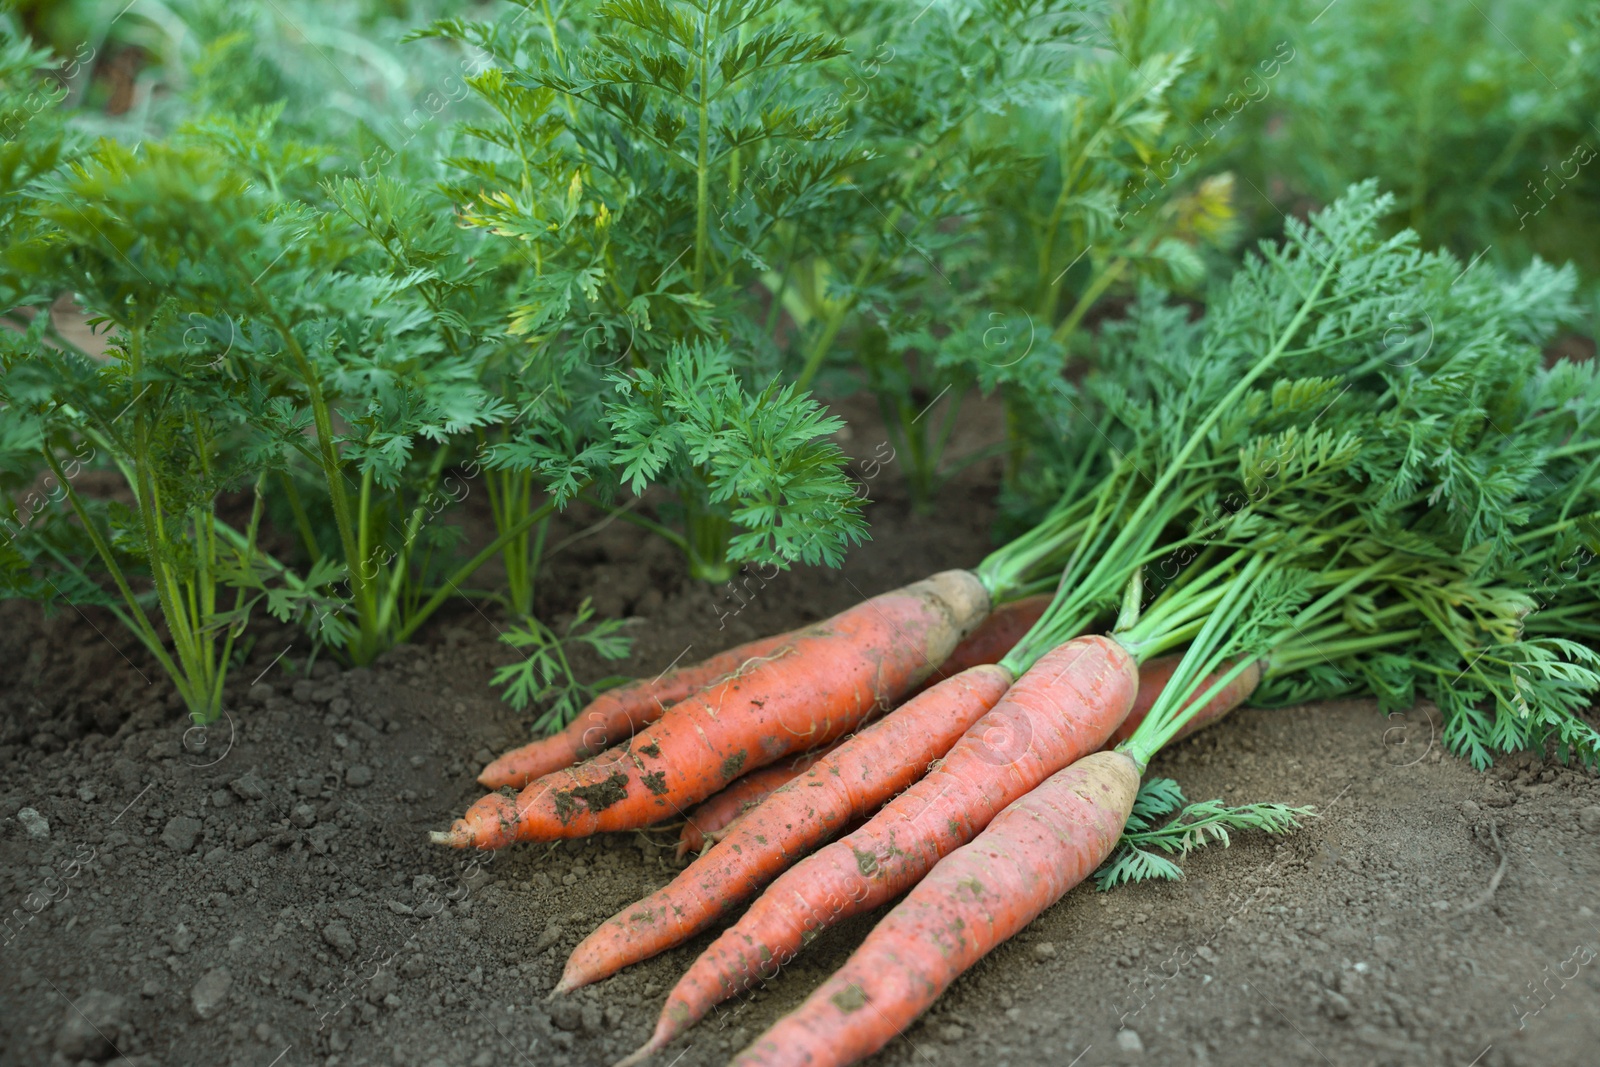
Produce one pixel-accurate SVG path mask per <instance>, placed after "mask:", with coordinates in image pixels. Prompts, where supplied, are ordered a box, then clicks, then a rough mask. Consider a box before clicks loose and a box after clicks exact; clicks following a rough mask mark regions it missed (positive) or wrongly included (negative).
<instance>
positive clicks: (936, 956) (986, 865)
mask: <svg viewBox="0 0 1600 1067" xmlns="http://www.w3.org/2000/svg"><path fill="white" fill-rule="evenodd" d="M1138 792H1139V768H1138V766H1137V765H1136V764H1135V763H1134V761H1133V760H1131V759H1129V758H1128V757H1127V756H1126V755H1124V754H1122V753H1120V752H1098V753H1095V754H1093V755H1089V756H1085V757H1084V758H1083V759H1080V760H1078V761H1077V762H1076V763H1074V764H1073V765H1072V766H1070V767H1068V768H1066V769H1065V770H1062V771H1058V772H1057V773H1055V774H1054V775H1052V776H1051V777H1050V778H1049V779H1047V780H1046V781H1045V782H1044V783H1043V784H1042V785H1040V786H1039V787H1038V788H1036V789H1034V790H1033V791H1032V792H1030V793H1028V794H1027V795H1025V796H1023V797H1022V798H1021V799H1019V800H1017V801H1015V802H1013V803H1012V804H1011V805H1010V806H1009V807H1008V808H1006V810H1005V811H1003V812H1001V813H1000V814H999V815H997V816H996V817H995V819H994V821H993V822H991V823H990V824H989V826H988V828H987V829H986V830H984V831H983V832H982V833H981V834H979V835H978V836H977V837H976V838H975V839H974V840H973V841H972V842H971V843H970V844H968V845H965V846H963V847H961V848H958V849H956V850H955V851H953V852H951V853H950V854H949V855H948V856H946V857H944V859H942V860H940V861H939V863H938V865H937V866H935V867H934V868H933V870H932V871H931V872H929V874H928V876H927V877H926V878H924V879H923V880H922V881H921V882H920V883H919V884H918V885H917V886H916V888H915V889H913V890H911V892H910V894H908V895H907V896H906V899H905V900H903V901H901V902H900V903H899V904H897V905H895V907H894V909H893V910H892V911H890V912H889V914H888V915H886V916H884V918H883V919H882V920H881V921H879V923H878V925H877V926H876V927H875V928H874V929H873V931H872V932H871V933H870V934H868V935H867V938H866V940H865V941H863V942H862V944H861V947H860V948H858V949H856V951H855V952H854V953H852V954H851V956H850V958H849V959H848V960H846V961H845V964H844V966H843V967H841V968H839V970H838V971H837V972H835V973H834V975H833V976H832V977H831V978H829V979H828V980H827V981H826V982H824V983H823V984H822V985H821V986H819V987H818V988H817V989H816V991H815V992H813V993H812V994H811V995H810V996H809V997H807V998H806V1000H805V1002H804V1003H803V1004H801V1005H800V1007H798V1008H796V1009H795V1010H794V1011H792V1012H790V1013H789V1014H788V1015H786V1016H784V1017H783V1018H782V1019H780V1020H779V1021H778V1022H777V1024H776V1025H774V1026H773V1027H772V1028H771V1029H769V1030H768V1031H767V1032H766V1033H764V1034H762V1035H761V1036H760V1037H758V1038H757V1039H756V1040H755V1042H754V1043H753V1044H751V1046H750V1047H749V1048H747V1049H745V1050H744V1051H743V1052H741V1053H740V1054H739V1055H737V1056H735V1057H734V1059H733V1061H732V1065H731V1067H783V1065H793V1067H800V1065H804V1067H843V1065H844V1064H849V1063H855V1062H856V1061H857V1060H860V1059H862V1058H863V1057H866V1056H870V1055H871V1054H872V1053H874V1052H876V1051H877V1050H878V1049H880V1048H882V1047H883V1046H884V1045H886V1044H888V1043H889V1041H890V1040H892V1039H893V1038H894V1037H895V1035H896V1034H899V1033H900V1032H901V1031H902V1030H904V1029H905V1028H906V1027H907V1026H909V1025H910V1024H911V1023H912V1022H913V1021H914V1020H915V1019H916V1018H917V1016H918V1015H921V1014H922V1013H923V1012H924V1011H926V1010H927V1009H928V1006H929V1005H931V1004H932V1003H933V1002H934V1001H935V1000H937V999H938V997H939V995H940V994H941V993H943V992H944V991H945V989H947V988H948V987H949V985H950V983H951V982H953V981H954V980H955V979H956V978H957V977H958V976H959V975H960V974H961V973H962V972H964V971H965V970H967V968H969V967H971V966H972V965H973V964H974V963H976V962H977V961H978V960H979V959H981V958H982V957H983V956H984V955H985V954H987V953H988V952H989V951H990V950H992V949H993V948H994V947H995V946H996V945H998V944H1000V943H1001V942H1002V941H1005V940H1006V939H1007V938H1009V937H1011V936H1012V935H1013V934H1015V933H1016V932H1017V931H1018V930H1021V929H1022V928H1023V927H1024V926H1026V925H1027V924H1028V923H1029V922H1031V921H1033V919H1034V918H1035V917H1037V916H1038V915H1039V913H1040V912H1042V911H1044V910H1045V909H1046V908H1048V907H1049V906H1050V905H1052V904H1054V903H1055V902H1056V901H1057V900H1060V899H1061V897H1062V896H1063V895H1064V894H1065V893H1066V892H1067V890H1069V889H1071V888H1072V887H1073V886H1075V885H1077V884H1078V883H1079V882H1081V881H1083V879H1084V878H1086V877H1087V876H1088V875H1089V874H1090V872H1092V871H1093V870H1094V869H1095V868H1096V867H1098V866H1099V865H1100V864H1101V863H1102V862H1103V861H1104V860H1105V858H1106V857H1107V856H1109V855H1110V854H1111V850H1112V849H1113V848H1115V847H1116V844H1117V839H1118V837H1120V836H1121V834H1122V828H1123V826H1124V825H1125V824H1126V823H1127V821H1128V815H1129V813H1130V812H1131V811H1132V810H1133V801H1134V798H1135V797H1136V796H1137V795H1138Z"/></svg>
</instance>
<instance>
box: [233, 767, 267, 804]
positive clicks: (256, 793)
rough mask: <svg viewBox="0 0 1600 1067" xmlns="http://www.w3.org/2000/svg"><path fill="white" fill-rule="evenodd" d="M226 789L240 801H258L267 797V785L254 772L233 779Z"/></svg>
mask: <svg viewBox="0 0 1600 1067" xmlns="http://www.w3.org/2000/svg"><path fill="white" fill-rule="evenodd" d="M228 788H229V789H232V790H233V792H234V795H235V796H237V797H238V798H239V799H241V800H260V799H261V798H262V797H264V796H266V795H267V783H266V782H264V781H262V780H261V776H260V775H259V774H257V773H256V772H255V771H250V772H249V773H247V774H243V775H240V776H239V777H238V778H235V779H234V780H233V782H232V784H230V785H229V786H228Z"/></svg>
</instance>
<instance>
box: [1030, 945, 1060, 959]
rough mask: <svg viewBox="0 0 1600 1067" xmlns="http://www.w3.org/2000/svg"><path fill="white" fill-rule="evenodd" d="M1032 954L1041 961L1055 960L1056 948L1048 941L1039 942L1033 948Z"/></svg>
mask: <svg viewBox="0 0 1600 1067" xmlns="http://www.w3.org/2000/svg"><path fill="white" fill-rule="evenodd" d="M1033 954H1034V955H1035V956H1037V957H1039V958H1040V959H1041V960H1050V959H1055V955H1056V946H1055V944H1054V943H1053V942H1050V941H1041V942H1039V943H1038V944H1037V945H1034V946H1033Z"/></svg>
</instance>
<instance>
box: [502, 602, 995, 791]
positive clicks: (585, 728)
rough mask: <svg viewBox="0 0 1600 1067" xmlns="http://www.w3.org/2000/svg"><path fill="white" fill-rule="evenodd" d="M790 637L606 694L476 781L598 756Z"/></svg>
mask: <svg viewBox="0 0 1600 1067" xmlns="http://www.w3.org/2000/svg"><path fill="white" fill-rule="evenodd" d="M789 637H790V635H789V634H774V635H773V636H771V637H763V638H760V639H759V640H756V641H749V642H746V643H745V644H742V645H739V646H737V647H735V648H730V649H728V650H727V651H726V652H719V653H717V654H716V655H715V656H712V657H710V658H709V659H705V660H701V661H700V662H699V663H695V664H691V665H690V666H687V667H679V668H677V669H676V670H668V671H665V672H663V673H662V674H660V675H659V676H657V677H655V678H651V679H642V678H641V679H640V680H639V681H637V682H630V683H628V684H627V685H623V686H618V687H617V688H616V689H608V690H606V691H605V692H604V693H601V694H600V695H599V696H597V697H595V698H594V700H592V701H590V703H589V706H588V707H586V708H584V709H583V710H582V711H580V712H578V714H577V715H576V716H575V717H574V718H573V720H572V721H571V722H570V723H568V724H567V725H566V727H565V728H564V729H562V730H560V731H558V732H557V733H554V734H551V735H550V736H549V737H541V738H540V739H539V740H537V741H530V742H529V743H528V744H526V745H523V746H522V747H521V748H514V749H512V750H511V751H510V752H507V753H506V754H505V755H503V756H501V757H500V758H499V759H497V760H495V761H494V762H493V763H491V764H489V765H488V766H487V767H485V768H484V769H483V773H482V774H480V775H478V781H479V783H481V784H482V785H484V786H487V787H488V788H490V789H499V788H501V787H503V786H512V787H514V788H519V789H520V788H521V787H522V786H525V785H527V784H528V783H529V782H531V781H533V780H534V779H535V778H542V777H543V776H544V775H547V774H549V773H550V772H552V771H559V770H561V769H562V768H564V767H570V766H572V765H573V764H574V763H577V762H579V761H581V760H585V759H588V758H589V757H591V756H596V755H599V754H600V753H601V752H602V751H604V750H605V749H606V748H608V747H609V746H611V745H614V744H617V743H619V742H621V741H624V740H626V739H627V738H629V737H632V736H633V735H634V734H635V733H637V732H638V731H639V730H641V729H642V728H644V727H645V726H648V725H649V724H650V723H653V722H655V721H656V720H657V719H659V718H661V715H662V713H663V712H665V711H666V710H667V708H669V707H671V706H672V705H673V704H676V703H678V701H680V700H683V699H685V698H686V697H689V696H692V695H694V694H695V693H698V692H699V691H700V690H702V689H704V688H705V687H706V686H708V685H711V684H712V683H713V682H717V681H720V680H721V679H723V678H726V677H727V676H728V675H730V674H733V673H734V672H735V671H737V670H738V669H739V668H740V667H742V666H744V664H745V663H747V662H748V661H750V660H753V659H760V658H761V657H763V656H766V655H770V654H771V652H772V650H773V649H775V648H778V647H779V646H780V645H782V644H783V643H784V642H785V641H787V640H789ZM1002 654H1003V653H1002Z"/></svg>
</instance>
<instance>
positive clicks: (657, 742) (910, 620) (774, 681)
mask: <svg viewBox="0 0 1600 1067" xmlns="http://www.w3.org/2000/svg"><path fill="white" fill-rule="evenodd" d="M988 609H989V594H988V592H987V591H986V590H985V589H984V587H983V584H982V583H981V582H980V581H979V580H978V579H977V577H976V576H974V575H972V574H970V573H969V572H967V571H944V572H942V573H940V574H936V575H934V576H933V577H932V578H928V579H924V580H923V581H920V582H916V583H913V584H912V585H909V586H906V587H905V588H904V589H898V590H895V591H893V592H890V593H885V594H883V595H881V596H876V597H873V598H872V599H871V600H867V601H865V602H863V603H861V604H858V605H857V606H856V607H854V608H851V609H850V610H848V611H845V612H843V613H841V614H839V615H836V616H834V617H833V618H832V619H829V620H827V621H825V622H823V623H819V624H817V625H815V626H811V627H807V628H806V629H804V630H800V631H797V632H796V633H794V634H792V635H790V637H789V639H788V640H787V641H785V643H784V644H783V645H782V646H781V647H779V648H778V649H776V650H774V652H773V653H772V655H771V657H770V658H768V659H764V660H760V661H755V662H754V664H747V665H746V667H747V669H746V670H744V671H742V672H741V673H739V674H736V675H733V676H731V677H729V678H727V679H725V680H723V681H721V682H718V683H717V684H716V685H713V686H712V687H710V688H709V689H705V690H702V691H701V692H700V693H697V694H696V695H694V696H692V697H690V698H689V699H687V700H684V701H682V702H681V703H679V704H675V705H673V706H672V707H671V708H669V709H668V710H667V712H666V714H664V715H663V716H662V717H661V718H660V719H659V720H657V721H656V722H655V723H653V724H652V725H650V726H648V727H646V728H645V729H644V730H643V731H641V732H640V733H639V734H637V735H635V737H634V738H633V740H632V742H631V743H630V744H629V745H628V746H626V747H625V748H621V749H619V750H613V752H608V753H603V754H602V755H601V756H599V757H596V758H595V759H591V760H589V761H588V762H586V763H583V764H580V765H578V766H577V767H574V768H572V769H571V770H567V771H558V772H556V773H555V774H551V775H546V776H545V777H543V778H540V779H538V780H536V781H534V782H531V783H529V784H528V786H527V787H526V788H524V789H523V791H522V793H521V794H520V795H519V796H518V797H517V800H516V801H515V802H514V803H512V802H510V801H508V800H507V799H506V798H505V797H502V796H499V795H498V794H494V795H490V796H487V797H484V798H483V799H482V800H480V801H478V803H476V804H474V805H473V806H472V807H471V808H469V809H468V810H467V812H466V814H465V815H463V816H462V818H461V819H459V820H457V823H456V825H455V826H453V827H452V831H451V834H450V838H449V843H451V844H472V845H477V846H478V847H481V848H502V847H504V846H505V845H509V844H511V843H512V842H514V841H518V840H522V841H550V840H557V839H560V838H569V837H586V836H588V835H589V834H593V833H597V832H601V831H608V830H630V829H635V828H637V827H640V826H646V825H649V824H650V823H653V822H657V821H659V820H661V819H664V818H668V817H670V816H672V815H676V814H681V813H682V812H683V810H684V809H685V808H686V807H688V806H689V805H692V804H697V803H699V802H700V801H702V800H704V799H705V798H706V797H708V796H710V795H711V794H712V793H715V792H717V791H718V790H719V789H721V788H723V787H724V786H726V785H727V784H728V783H729V782H731V781H733V780H734V779H735V778H737V777H739V776H740V775H741V774H744V773H746V772H747V771H751V770H754V769H755V768H757V767H762V766H765V765H766V764H769V763H772V762H773V761H775V760H778V759H781V758H782V757H783V756H786V755H789V754H790V753H793V752H800V751H804V750H805V749H808V748H813V747H815V746H817V745H821V744H826V743H827V742H829V741H832V740H833V739H835V738H837V737H840V736H843V735H844V734H846V733H848V732H850V731H851V730H853V729H855V728H856V726H858V725H859V724H860V723H861V722H862V721H863V720H864V719H865V718H867V717H868V716H870V715H872V714H873V713H874V712H876V711H878V710H880V709H883V708H887V707H889V706H892V705H893V704H894V702H896V701H897V700H899V698H900V697H902V696H903V695H904V694H905V693H906V692H907V691H908V690H910V689H911V688H912V687H913V686H915V685H916V684H917V683H918V682H920V681H921V680H922V679H923V678H924V677H926V676H927V675H928V673H929V672H930V671H932V670H933V668H934V666H935V665H937V664H939V663H942V662H943V661H944V660H945V659H946V658H947V657H948V656H949V654H950V651H951V650H952V649H953V648H955V646H956V645H957V644H958V643H959V642H960V641H961V639H962V638H964V637H965V636H966V635H967V634H968V633H969V632H971V630H972V629H973V628H974V627H976V626H977V625H978V623H979V622H981V621H982V620H983V618H984V617H985V616H986V615H987V614H988Z"/></svg>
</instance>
